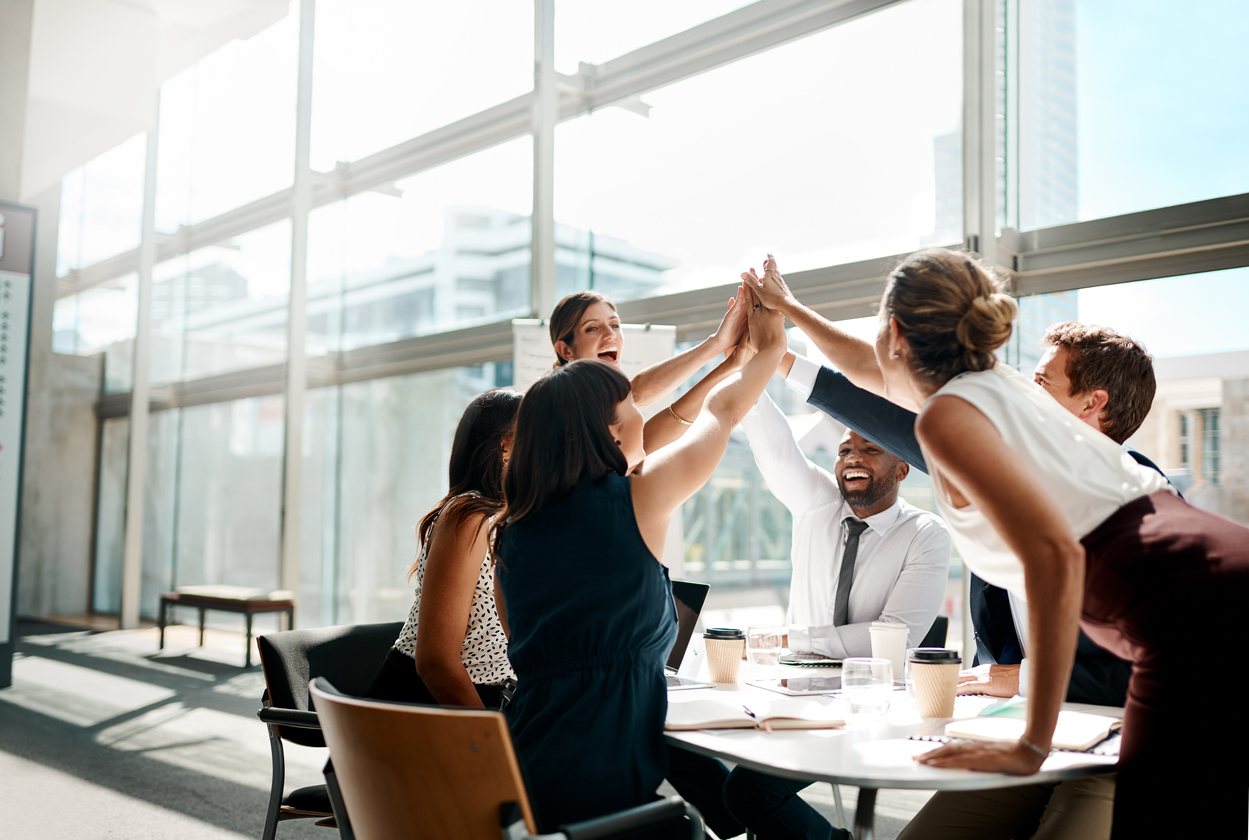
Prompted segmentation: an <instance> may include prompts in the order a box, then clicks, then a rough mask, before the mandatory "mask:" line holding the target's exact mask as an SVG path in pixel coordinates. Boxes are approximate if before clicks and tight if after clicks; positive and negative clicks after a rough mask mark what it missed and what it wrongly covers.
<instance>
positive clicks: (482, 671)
mask: <svg viewBox="0 0 1249 840" xmlns="http://www.w3.org/2000/svg"><path fill="white" fill-rule="evenodd" d="M428 553H429V541H428V540H427V541H426V542H425V543H424V544H422V545H421V553H420V555H419V556H418V557H417V560H416V597H415V599H413V601H412V609H411V611H410V612H409V613H408V620H407V622H406V623H405V624H404V625H403V630H402V632H400V633H399V639H398V640H397V641H396V642H395V649H396V650H398V651H399V652H400V653H402V654H404V655H405V656H411V657H413V658H415V657H416V622H417V618H418V617H419V615H420V611H421V589H422V587H423V586H424V582H425V558H426V556H427V554H428ZM460 662H462V663H463V664H464V669H465V670H466V671H468V677H469V679H471V680H472V681H473V684H474V685H498V684H500V683H502V682H504V681H505V680H509V679H515V678H516V674H515V672H513V671H512V663H511V662H509V661H508V658H507V635H506V634H505V633H504V632H503V624H502V622H500V621H499V612H498V610H497V609H496V608H495V605H494V563H492V562H491V561H490V552H489V551H487V552H486V556H485V559H483V560H482V563H481V572H480V573H479V574H478V575H477V586H476V588H475V589H474V590H473V605H472V606H471V607H470V608H469V612H468V630H467V631H466V632H465V634H464V644H463V645H462V646H461V647H460Z"/></svg>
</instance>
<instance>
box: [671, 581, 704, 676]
mask: <svg viewBox="0 0 1249 840" xmlns="http://www.w3.org/2000/svg"><path fill="white" fill-rule="evenodd" d="M710 589H711V587H710V586H709V585H707V584H705V583H692V582H690V581H688V580H674V581H672V600H673V601H675V602H676V605H677V638H676V641H675V642H673V643H672V650H670V651H669V652H668V664H667V665H665V666H664V677H665V678H666V679H667V681H668V690H669V691H671V690H673V689H681V688H707V687H709V686H711V685H712V683H709V682H702V681H700V680H694V679H690V678H689V677H682V676H680V675H679V673H678V672H679V671H681V670H684V671H685V672H686V673H690V672H691V671H692V672H693V673H697V672H698V660H697V659H696V658H695V657H690V659H691V660H692V661H691V662H690V663H689V664H688V665H687V666H686V667H685V668H682V665H683V663H685V661H686V653H687V652H688V650H689V646H690V639H692V638H693V637H694V625H696V624H697V623H698V614H699V613H700V612H702V609H703V604H704V603H705V602H706V601H707V592H708V591H709V590H710Z"/></svg>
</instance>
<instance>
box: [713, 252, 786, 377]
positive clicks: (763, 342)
mask: <svg viewBox="0 0 1249 840" xmlns="http://www.w3.org/2000/svg"><path fill="white" fill-rule="evenodd" d="M764 276H765V277H771V276H774V277H775V281H774V282H773V287H770V288H774V287H775V285H776V284H777V283H779V285H780V286H781V287H784V283H785V281H784V280H783V279H781V276H780V274H779V273H778V272H777V271H776V261H775V260H774V259H773V258H772V255H771V254H769V255H768V259H767V262H766V263H765V272H764ZM752 277H753V278H754V279H755V280H756V281H758V276H757V275H756V274H755V270H754V269H753V268H752V269H751V270H750V271H749V272H748V273H743V274H742V278H743V283H742V284H741V285H739V286H738V287H737V295H736V296H735V297H732V298H729V302H728V311H727V312H726V313H725V315H724V318H723V320H721V322H720V326H719V327H718V328H717V329H716V332H715V334H714V335H713V336H712V337H711V340H712V341H713V342H714V343H715V346H716V348H717V349H718V350H719V351H720V352H722V353H724V355H725V358H726V359H728V360H729V361H730V362H732V363H733V364H734V366H737V367H740V366H744V365H745V364H746V362H748V361H749V360H750V359H751V357H753V356H754V355H755V353H756V352H758V351H759V350H760V349H762V348H764V347H769V346H772V345H774V344H775V345H779V346H781V347H784V346H785V344H786V339H785V318H784V316H783V315H782V314H781V313H780V312H779V311H778V309H777V307H775V306H768V305H767V304H766V303H765V302H764V301H763V298H762V297H761V295H760V294H759V289H758V287H757V283H756V284H752V283H751V282H750V280H749V278H752ZM785 291H786V293H788V288H786V289H785Z"/></svg>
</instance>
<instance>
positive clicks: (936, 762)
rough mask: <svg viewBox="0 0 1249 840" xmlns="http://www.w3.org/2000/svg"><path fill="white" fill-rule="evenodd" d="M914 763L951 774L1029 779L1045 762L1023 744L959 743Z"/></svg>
mask: <svg viewBox="0 0 1249 840" xmlns="http://www.w3.org/2000/svg"><path fill="white" fill-rule="evenodd" d="M915 760H916V761H918V762H919V763H920V764H927V765H928V766H929V767H944V768H947V769H950V770H979V771H981V772H984V773H1008V774H1010V775H1012V776H1029V775H1031V774H1033V773H1035V772H1037V771H1038V770H1040V769H1041V764H1043V763H1044V761H1045V759H1044V758H1042V757H1041V756H1040V755H1038V754H1037V753H1036V752H1035V751H1033V750H1030V749H1028V748H1027V747H1025V746H1024V745H1023V744H1020V743H1015V744H1011V745H1009V746H1008V745H1005V744H978V743H969V742H959V743H954V744H946V745H945V746H943V747H940V748H938V749H935V750H933V751H932V752H926V753H924V754H923V755H917V756H916V757H915Z"/></svg>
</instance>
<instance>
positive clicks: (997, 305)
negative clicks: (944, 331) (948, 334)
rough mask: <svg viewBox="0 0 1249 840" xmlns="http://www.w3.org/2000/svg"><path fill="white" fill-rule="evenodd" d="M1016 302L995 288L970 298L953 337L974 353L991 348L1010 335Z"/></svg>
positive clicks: (998, 345) (994, 348)
mask: <svg viewBox="0 0 1249 840" xmlns="http://www.w3.org/2000/svg"><path fill="white" fill-rule="evenodd" d="M1018 313H1019V304H1017V303H1016V302H1015V299H1014V298H1012V297H1011V296H1010V295H1004V294H1002V293H1001V292H994V293H993V294H989V295H978V296H977V297H975V298H973V299H972V301H971V305H970V306H969V307H968V308H967V311H966V312H964V313H963V317H962V318H960V319H959V322H958V326H957V327H956V328H955V330H954V335H955V338H957V339H958V343H959V344H961V345H963V347H965V348H967V349H968V350H970V351H972V352H973V353H983V352H993V351H994V350H996V349H997V348H999V347H1001V346H1002V345H1003V344H1005V343H1006V340H1007V339H1008V338H1010V333H1011V325H1012V323H1013V322H1014V320H1015V316H1016V315H1017V314H1018Z"/></svg>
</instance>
